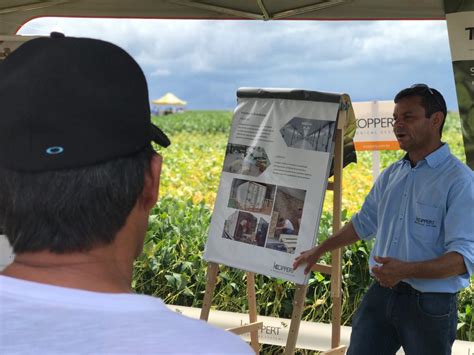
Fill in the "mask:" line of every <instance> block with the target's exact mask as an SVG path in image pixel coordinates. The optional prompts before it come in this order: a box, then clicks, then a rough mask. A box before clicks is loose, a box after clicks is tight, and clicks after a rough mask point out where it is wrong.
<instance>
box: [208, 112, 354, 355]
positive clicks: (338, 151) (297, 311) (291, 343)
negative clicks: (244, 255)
mask: <svg viewBox="0 0 474 355" xmlns="http://www.w3.org/2000/svg"><path fill="white" fill-rule="evenodd" d="M346 120H347V111H344V110H340V111H339V118H338V126H337V129H336V139H335V147H334V182H332V183H331V182H328V186H327V189H328V190H332V191H333V192H334V197H333V233H336V232H337V231H338V230H339V229H341V222H342V215H341V211H342V208H341V207H342V168H343V151H344V126H345V124H346ZM218 271H219V265H218V264H216V263H213V262H210V263H209V264H208V266H207V279H206V291H205V294H204V300H203V305H202V309H201V316H200V319H202V320H205V321H207V320H208V319H209V311H210V309H211V305H212V296H213V294H214V290H215V287H216V281H217V274H218ZM312 271H317V272H321V273H324V274H328V275H331V298H332V302H333V308H332V334H331V349H330V350H327V351H325V352H324V354H327V355H339V354H344V353H345V351H346V347H345V346H340V341H341V304H342V303H341V296H342V292H341V287H342V279H341V249H337V250H334V251H333V252H332V264H331V265H323V264H315V265H314V266H313V268H312ZM246 274H247V298H248V304H249V324H248V325H244V326H241V327H236V328H231V329H228V330H229V331H232V332H234V333H235V334H244V333H250V345H251V347H252V349H253V350H254V351H255V353H256V354H258V352H259V343H258V331H259V329H261V327H262V326H263V323H262V322H257V300H256V297H255V274H254V273H252V272H247V273H246ZM306 291H307V285H299V284H297V285H296V292H295V297H294V299H293V313H292V316H291V324H290V329H289V332H288V338H287V341H286V347H285V354H287V355H290V354H294V352H295V348H296V340H297V338H298V331H299V328H300V323H301V316H302V314H303V310H304V302H305V299H306Z"/></svg>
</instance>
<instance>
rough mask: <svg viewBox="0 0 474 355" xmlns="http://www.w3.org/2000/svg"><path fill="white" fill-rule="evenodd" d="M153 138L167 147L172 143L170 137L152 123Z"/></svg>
mask: <svg viewBox="0 0 474 355" xmlns="http://www.w3.org/2000/svg"><path fill="white" fill-rule="evenodd" d="M151 140H152V141H153V142H155V143H156V144H158V145H161V146H162V147H163V148H166V147H167V146H169V145H170V144H171V141H170V139H169V138H168V137H167V136H166V134H164V133H163V131H162V130H161V129H159V128H158V127H156V126H155V125H154V124H151Z"/></svg>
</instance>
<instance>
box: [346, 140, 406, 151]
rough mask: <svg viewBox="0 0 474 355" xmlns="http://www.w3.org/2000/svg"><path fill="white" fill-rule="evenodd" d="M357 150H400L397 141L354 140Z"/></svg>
mask: <svg viewBox="0 0 474 355" xmlns="http://www.w3.org/2000/svg"><path fill="white" fill-rule="evenodd" d="M354 145H355V149H356V150H359V151H361V150H398V149H400V146H399V145H398V142H397V141H373V142H354Z"/></svg>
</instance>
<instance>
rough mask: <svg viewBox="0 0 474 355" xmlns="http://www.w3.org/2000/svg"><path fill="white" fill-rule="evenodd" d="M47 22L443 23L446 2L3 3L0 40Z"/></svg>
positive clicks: (29, 0) (51, 0)
mask: <svg viewBox="0 0 474 355" xmlns="http://www.w3.org/2000/svg"><path fill="white" fill-rule="evenodd" d="M453 3H458V1H456V0H453ZM44 16H71V17H119V18H120V17H126V18H162V19H166V18H173V19H176V18H181V19H254V20H272V19H274V20H277V19H313V20H329V19H332V20H345V19H346V20H348V19H362V20H363V19H387V20H389V19H444V18H445V15H444V6H443V0H423V1H413V0H398V1H380V0H319V1H318V0H278V1H268V0H239V1H235V0H155V1H150V0H2V1H1V2H0V35H11V34H14V33H16V31H17V30H18V29H19V28H20V27H21V26H22V25H23V24H25V23H26V22H27V21H28V20H30V19H33V18H36V17H44Z"/></svg>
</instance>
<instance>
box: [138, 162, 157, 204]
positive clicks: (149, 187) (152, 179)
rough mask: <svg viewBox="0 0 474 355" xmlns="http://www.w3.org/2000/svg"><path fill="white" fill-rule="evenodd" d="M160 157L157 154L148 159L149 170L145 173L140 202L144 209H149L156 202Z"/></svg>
mask: <svg viewBox="0 0 474 355" xmlns="http://www.w3.org/2000/svg"><path fill="white" fill-rule="evenodd" d="M161 164H162V157H161V156H160V155H159V154H153V156H152V157H151V159H150V169H149V171H148V172H146V173H145V181H144V184H143V192H142V196H141V200H142V201H141V202H142V204H143V206H144V207H145V208H146V209H151V208H153V206H155V204H156V201H158V192H159V189H160V175H161Z"/></svg>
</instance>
